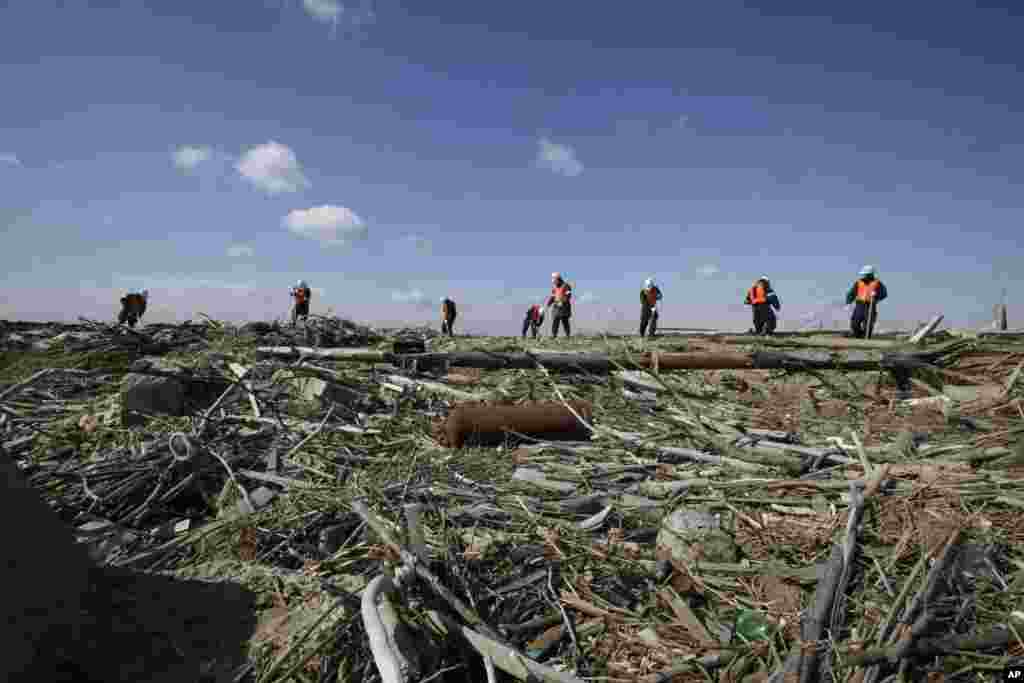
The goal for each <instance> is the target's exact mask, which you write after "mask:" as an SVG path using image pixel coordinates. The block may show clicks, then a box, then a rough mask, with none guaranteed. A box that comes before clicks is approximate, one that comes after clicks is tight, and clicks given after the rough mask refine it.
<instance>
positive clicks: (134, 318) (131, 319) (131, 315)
mask: <svg viewBox="0 0 1024 683" xmlns="http://www.w3.org/2000/svg"><path fill="white" fill-rule="evenodd" d="M117 322H118V324H119V325H123V324H124V323H128V327H135V324H136V323H138V322H139V316H138V314H137V313H136V312H135V311H130V310H128V309H127V308H122V309H121V313H120V314H118V316H117Z"/></svg>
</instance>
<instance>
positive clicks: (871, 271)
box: [857, 266, 875, 277]
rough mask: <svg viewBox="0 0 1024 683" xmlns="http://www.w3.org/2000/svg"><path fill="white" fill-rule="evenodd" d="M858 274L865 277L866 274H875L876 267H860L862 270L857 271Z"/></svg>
mask: <svg viewBox="0 0 1024 683" xmlns="http://www.w3.org/2000/svg"><path fill="white" fill-rule="evenodd" d="M857 274H858V275H860V276H861V277H864V276H865V275H874V274H875V267H874V266H864V267H863V268H861V269H860V272H859V273H857Z"/></svg>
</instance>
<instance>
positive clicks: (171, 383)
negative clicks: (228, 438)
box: [121, 358, 228, 426]
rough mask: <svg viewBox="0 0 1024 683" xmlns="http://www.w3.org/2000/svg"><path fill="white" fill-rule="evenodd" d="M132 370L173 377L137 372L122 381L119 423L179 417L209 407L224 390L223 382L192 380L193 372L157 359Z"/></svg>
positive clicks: (225, 383)
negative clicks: (154, 417) (149, 371)
mask: <svg viewBox="0 0 1024 683" xmlns="http://www.w3.org/2000/svg"><path fill="white" fill-rule="evenodd" d="M133 369H137V370H154V371H159V372H166V373H170V374H173V375H174V376H173V377H165V376H156V375H145V374H141V373H137V372H133V373H130V374H128V375H126V376H125V378H124V379H123V380H122V382H121V408H122V421H123V423H124V424H125V425H126V426H133V425H137V424H140V423H142V422H143V421H145V415H146V414H151V415H171V416H173V417H181V416H183V415H186V414H188V411H190V410H201V409H205V408H206V407H209V406H210V405H211V404H212V403H213V402H214V401H215V400H216V399H217V397H218V396H220V394H221V393H223V391H224V390H225V389H226V388H227V386H228V384H227V382H226V381H224V380H217V381H209V380H205V379H204V380H200V379H196V378H193V377H192V373H191V372H189V371H188V370H186V369H185V368H180V367H178V366H176V365H174V364H172V363H168V362H167V361H164V360H162V359H160V358H155V359H153V358H144V359H142V360H141V361H139V362H138V363H137V364H136V365H135V366H133Z"/></svg>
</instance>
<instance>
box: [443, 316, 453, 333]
mask: <svg viewBox="0 0 1024 683" xmlns="http://www.w3.org/2000/svg"><path fill="white" fill-rule="evenodd" d="M454 328H455V316H454V315H453V316H452V317H451V318H448V320H442V321H441V334H447V335H448V336H449V337H453V336H455V332H454V331H453V330H454Z"/></svg>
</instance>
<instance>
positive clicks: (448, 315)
mask: <svg viewBox="0 0 1024 683" xmlns="http://www.w3.org/2000/svg"><path fill="white" fill-rule="evenodd" d="M457 313H458V312H457V311H456V310H455V302H454V301H452V300H451V299H449V298H448V297H446V296H443V297H441V334H447V335H448V336H449V337H453V336H455V333H454V332H453V331H452V330H453V328H454V326H455V316H456V315H457Z"/></svg>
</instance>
